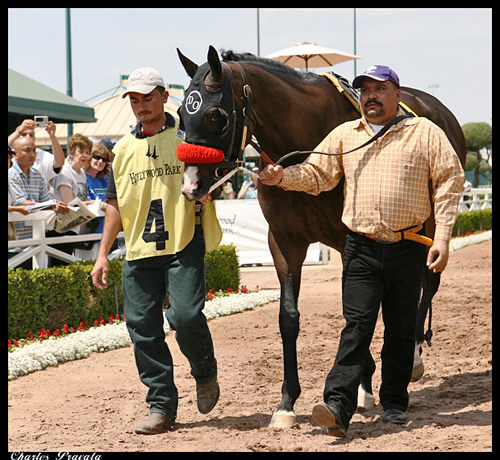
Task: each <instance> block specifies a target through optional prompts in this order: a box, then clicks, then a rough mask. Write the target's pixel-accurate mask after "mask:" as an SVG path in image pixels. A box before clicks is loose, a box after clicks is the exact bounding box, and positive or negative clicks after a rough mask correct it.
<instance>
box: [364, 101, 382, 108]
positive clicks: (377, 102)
mask: <svg viewBox="0 0 500 460" xmlns="http://www.w3.org/2000/svg"><path fill="white" fill-rule="evenodd" d="M368 104H377V105H379V106H380V107H383V106H382V103H381V102H379V101H377V100H375V99H370V100H369V101H366V102H365V108H366V107H367V106H368Z"/></svg>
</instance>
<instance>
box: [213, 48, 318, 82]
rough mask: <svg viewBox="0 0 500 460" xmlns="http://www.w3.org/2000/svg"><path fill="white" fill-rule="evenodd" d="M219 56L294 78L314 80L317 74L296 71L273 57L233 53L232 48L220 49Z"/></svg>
mask: <svg viewBox="0 0 500 460" xmlns="http://www.w3.org/2000/svg"><path fill="white" fill-rule="evenodd" d="M221 56H222V60H223V61H239V62H248V63H249V64H253V65H256V66H258V67H261V68H263V69H265V70H267V71H268V72H271V73H273V74H279V75H280V76H282V77H291V78H295V79H296V80H302V81H304V80H316V79H317V78H318V77H319V76H318V75H317V74H315V73H311V72H298V71H297V70H295V69H294V68H292V67H290V66H289V65H286V64H283V63H282V62H279V61H275V60H273V59H268V58H263V57H259V56H255V55H254V54H252V53H235V52H234V51H232V50H222V51H221Z"/></svg>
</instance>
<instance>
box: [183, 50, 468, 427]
mask: <svg viewBox="0 0 500 460" xmlns="http://www.w3.org/2000/svg"><path fill="white" fill-rule="evenodd" d="M178 53H179V57H180V60H181V62H182V64H183V66H184V68H185V70H186V72H187V73H188V75H189V76H190V77H191V79H192V81H191V84H190V86H189V88H188V89H187V90H186V97H185V99H184V102H183V104H182V106H181V108H180V111H179V113H180V116H181V121H182V123H183V124H184V129H185V132H186V144H183V147H182V148H183V150H181V151H179V150H178V156H179V158H180V159H182V160H183V161H185V162H186V170H185V171H186V172H185V184H184V186H183V187H184V188H183V192H184V194H185V196H186V197H187V198H188V199H190V200H201V199H203V198H204V197H206V195H207V192H208V189H209V187H210V186H211V185H212V184H213V183H214V182H215V171H217V170H219V169H224V168H227V167H231V163H232V162H233V161H234V160H236V159H237V158H238V156H239V155H240V154H241V150H242V148H243V147H244V146H245V145H246V144H248V142H249V141H250V138H251V135H252V134H253V135H254V136H255V137H256V138H257V140H258V142H259V144H260V146H261V147H262V149H263V150H264V152H265V153H266V154H267V155H268V157H269V158H270V159H271V160H272V161H277V160H278V159H279V158H281V157H282V156H284V155H285V154H286V153H288V152H291V151H295V150H312V149H314V148H315V147H316V146H317V145H318V144H319V143H320V141H321V140H323V138H324V137H325V136H326V135H327V134H328V133H329V132H330V131H331V130H332V129H333V128H335V127H336V126H338V125H340V124H341V123H344V122H346V121H349V120H354V119H356V118H359V117H360V115H359V113H358V112H357V110H356V109H355V108H354V107H353V105H352V104H351V103H350V102H349V101H348V100H347V98H346V97H344V96H343V95H342V94H340V92H339V91H338V90H337V89H336V87H335V86H334V85H333V84H332V83H331V82H330V81H329V80H328V79H327V78H325V77H323V76H319V75H316V74H311V73H304V72H297V71H295V70H294V69H292V68H291V67H288V66H286V65H284V64H281V63H279V62H276V61H271V60H269V59H263V58H259V57H256V56H254V55H251V54H248V53H245V54H235V53H233V52H231V51H228V52H225V53H223V60H222V61H221V60H220V59H219V56H218V54H217V51H216V50H215V49H214V48H213V47H210V48H209V52H208V62H207V63H205V64H203V65H201V66H198V65H197V64H195V63H193V62H192V61H190V60H189V59H188V58H186V57H185V56H183V55H182V53H180V51H179V50H178ZM401 89H402V99H403V102H404V103H405V104H406V105H407V106H409V107H410V108H411V109H412V110H413V111H414V112H415V113H416V114H417V115H418V116H423V117H427V118H429V119H430V120H432V121H433V122H434V123H436V124H437V125H438V126H440V127H441V128H442V129H443V130H444V131H445V132H446V134H447V136H448V138H449V139H450V141H451V143H452V145H453V147H454V148H455V151H456V152H457V154H458V155H459V157H460V160H461V162H462V165H463V164H464V163H465V157H466V146H465V139H464V136H463V133H462V129H461V127H460V125H459V123H458V122H457V120H456V119H455V117H454V116H453V114H452V113H451V112H450V111H449V110H448V109H447V108H446V107H445V106H444V105H443V104H442V103H441V102H439V101H438V100H437V99H436V98H434V97H433V96H431V95H429V94H427V93H424V92H422V91H419V90H416V89H412V88H405V87H402V88H401ZM305 157H306V156H302V157H300V156H299V157H295V158H294V159H292V160H290V161H289V162H288V163H287V164H292V163H299V162H301V161H303V160H304V159H305ZM287 164H285V165H284V166H286V165H287ZM233 167H234V166H233ZM429 186H430V184H429ZM431 196H432V195H431ZM258 199H259V203H260V205H261V207H262V211H263V214H264V216H265V218H266V220H267V222H268V223H269V248H270V250H271V253H272V256H273V260H274V265H275V267H276V271H277V274H278V278H279V281H280V285H281V300H280V313H279V327H280V332H281V337H282V344H283V356H284V379H283V385H282V400H281V402H280V404H279V406H278V410H277V411H276V412H275V414H274V415H273V419H272V421H271V426H290V425H291V424H293V423H295V414H294V412H293V407H294V403H295V401H296V399H297V398H298V397H299V395H300V392H301V390H300V384H299V378H298V371H297V348H296V342H297V337H298V334H299V310H298V296H299V289H300V280H301V270H302V264H303V262H304V260H305V256H306V252H307V249H308V246H309V245H310V244H311V243H315V242H317V241H320V242H322V243H324V244H326V245H327V246H330V247H332V248H334V249H336V250H337V251H339V252H340V253H341V255H342V256H343V253H344V245H345V237H346V233H347V228H346V227H345V225H344V224H343V223H342V221H341V216H342V207H343V181H342V182H341V183H340V184H339V185H338V186H337V187H336V188H335V189H333V190H331V191H329V192H324V193H321V194H320V195H318V196H312V195H308V194H306V193H302V192H286V191H284V190H282V189H280V188H278V187H268V186H265V185H262V184H261V183H259V184H258ZM434 229H435V223H434V217H433V216H431V217H430V218H429V220H428V222H427V226H426V231H427V235H428V236H430V237H431V238H432V237H433V235H434ZM427 272H428V273H427V274H426V276H425V277H424V278H426V283H424V295H423V296H422V303H425V305H423V306H422V305H421V308H420V309H421V310H424V314H423V318H422V317H421V316H420V321H421V324H420V325H418V324H417V341H418V340H419V339H420V342H423V340H424V337H423V321H424V319H425V312H426V311H427V308H428V306H429V304H430V301H431V299H432V296H433V295H434V293H435V292H436V291H437V288H438V286H439V274H434V273H431V272H430V271H427ZM426 285H427V290H426ZM332 300H333V299H332ZM422 307H423V308H422ZM326 327H327V326H326ZM420 329H421V333H419V331H420ZM420 336H421V337H420ZM374 370H375V363H374V361H373V358H372V357H371V356H370V362H368V363H367V365H366V371H365V373H364V376H363V378H362V381H361V387H363V388H364V389H365V390H366V391H367V392H368V393H371V376H372V374H373V372H374Z"/></svg>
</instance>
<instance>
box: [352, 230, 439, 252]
mask: <svg viewBox="0 0 500 460" xmlns="http://www.w3.org/2000/svg"><path fill="white" fill-rule="evenodd" d="M422 228H423V225H417V226H416V227H412V228H409V229H407V230H401V231H399V232H393V231H392V230H380V231H378V232H375V233H361V232H356V233H357V234H358V235H361V236H366V237H367V238H371V239H372V240H375V241H376V242H377V243H382V244H393V243H399V242H400V241H403V240H411V241H416V242H417V243H421V244H425V245H426V246H429V247H430V246H432V245H433V244H434V242H433V241H432V239H431V238H429V237H427V236H424V235H419V234H418V233H417V232H419V231H420V230H422Z"/></svg>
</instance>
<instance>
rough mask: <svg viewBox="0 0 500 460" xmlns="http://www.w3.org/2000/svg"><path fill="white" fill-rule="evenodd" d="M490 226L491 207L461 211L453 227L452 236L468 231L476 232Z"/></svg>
mask: <svg viewBox="0 0 500 460" xmlns="http://www.w3.org/2000/svg"><path fill="white" fill-rule="evenodd" d="M492 227H493V212H492V209H484V210H481V211H469V212H461V213H460V214H459V215H458V218H457V221H456V223H455V226H454V227H453V236H457V235H465V234H466V233H468V232H477V231H478V230H488V229H490V228H492Z"/></svg>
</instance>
